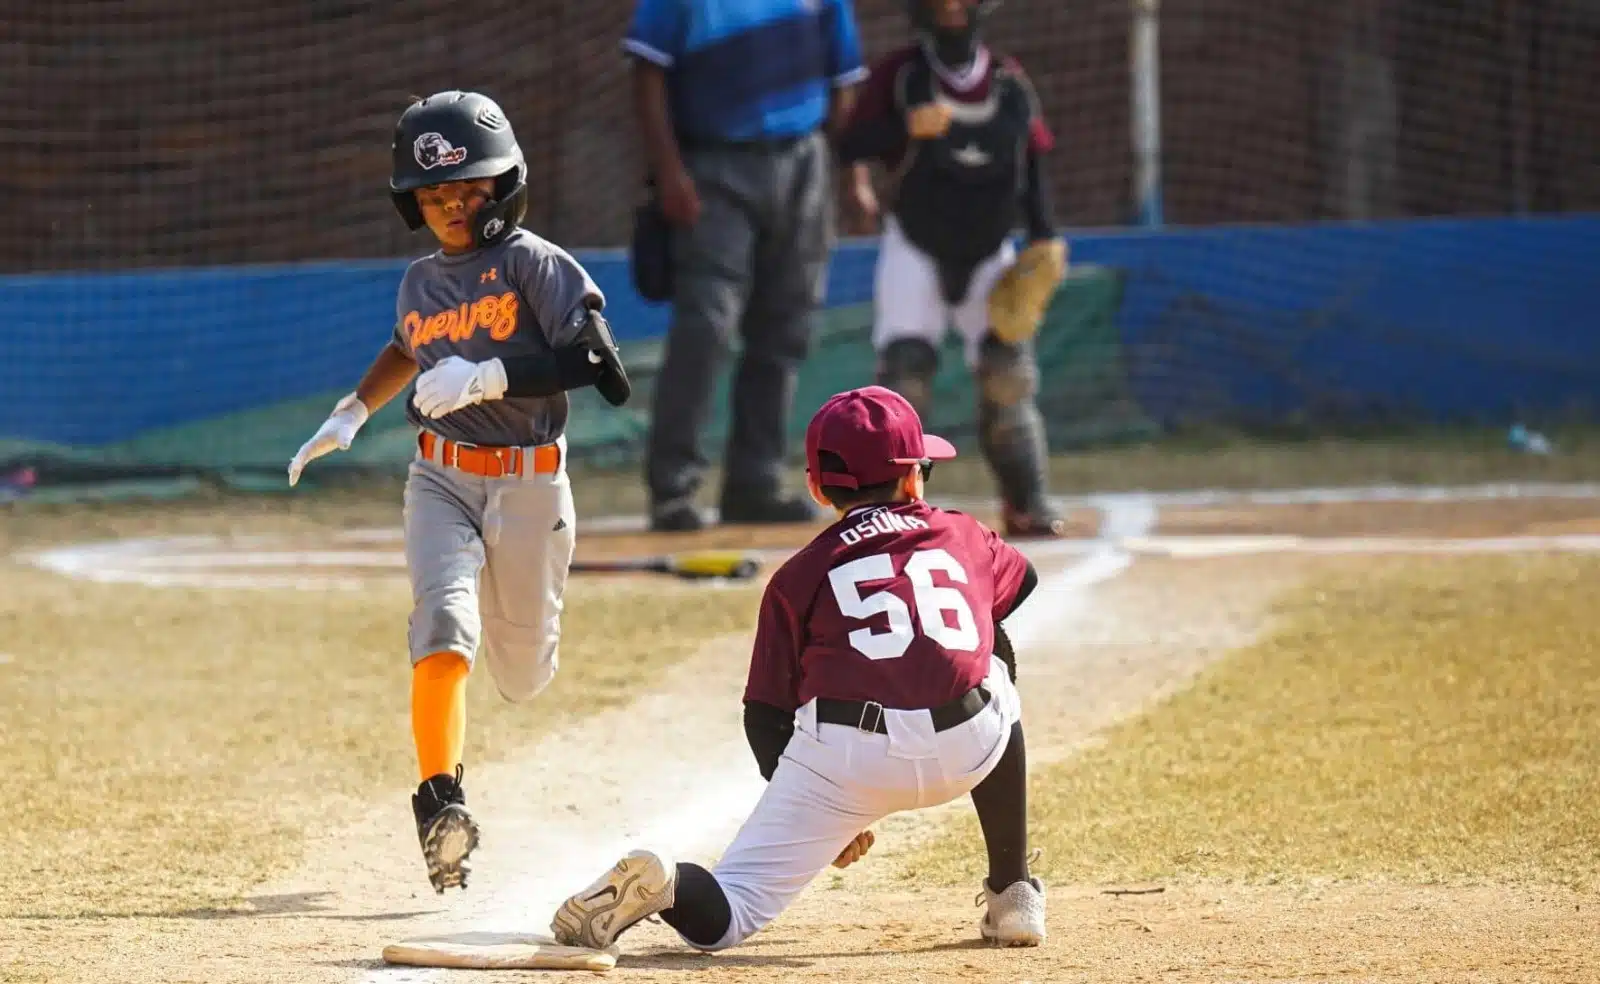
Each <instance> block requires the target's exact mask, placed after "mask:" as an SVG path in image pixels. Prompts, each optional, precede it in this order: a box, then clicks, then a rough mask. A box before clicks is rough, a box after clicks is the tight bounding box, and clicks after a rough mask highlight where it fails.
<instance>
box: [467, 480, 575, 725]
mask: <svg viewBox="0 0 1600 984" xmlns="http://www.w3.org/2000/svg"><path fill="white" fill-rule="evenodd" d="M577 525H578V518H577V515H576V513H575V512H574V510H573V503H572V484H571V482H570V481H569V479H568V477H567V473H566V471H565V470H562V471H561V472H559V473H557V474H554V475H532V476H529V477H527V478H523V479H515V478H513V479H502V480H499V481H496V482H494V483H492V485H491V488H490V491H489V501H488V506H487V508H486V509H485V510H484V517H483V538H484V542H485V544H486V549H487V554H488V563H487V564H486V566H485V568H484V572H483V584H482V591H483V595H482V612H483V654H484V660H485V662H486V663H487V664H488V666H489V674H490V676H492V677H493V678H494V685H495V687H496V688H497V689H498V690H499V691H500V695H501V696H502V697H504V698H505V699H506V700H509V701H513V702H520V701H525V700H531V699H532V698H533V697H534V696H536V695H537V694H538V693H539V692H540V691H541V690H543V689H544V688H545V687H546V686H548V685H549V683H550V681H551V680H552V679H553V678H554V677H555V675H556V668H557V666H558V665H559V661H560V652H559V647H560V642H561V613H562V611H563V610H564V608H565V603H564V601H563V597H564V595H565V594H566V589H567V574H568V570H569V568H570V567H571V565H572V554H573V549H574V547H575V544H576V539H575V537H576V533H577Z"/></svg>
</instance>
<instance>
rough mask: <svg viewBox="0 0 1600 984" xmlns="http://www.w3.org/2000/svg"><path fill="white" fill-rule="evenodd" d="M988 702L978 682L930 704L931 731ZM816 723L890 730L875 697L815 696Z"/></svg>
mask: <svg viewBox="0 0 1600 984" xmlns="http://www.w3.org/2000/svg"><path fill="white" fill-rule="evenodd" d="M988 706H989V691H988V689H987V688H985V687H983V686H977V687H973V688H972V689H971V690H969V691H967V692H966V693H964V694H962V695H961V696H960V697H957V698H956V699H955V700H953V701H951V702H950V703H948V704H943V705H941V706H939V707H932V708H929V709H928V714H929V715H930V716H931V717H932V718H933V730H934V731H949V730H950V729H951V728H954V727H955V726H956V725H959V724H966V723H967V722H968V721H971V720H972V719H973V718H975V717H977V716H978V712H979V711H982V710H983V709H984V708H985V707H988ZM817 723H819V724H845V725H849V726H850V727H852V728H858V729H860V730H862V731H868V732H871V733H873V734H878V735H886V734H888V733H889V726H888V725H887V724H885V723H884V721H883V705H882V704H880V703H878V702H877V701H875V700H834V699H833V698H832V697H818V698H817Z"/></svg>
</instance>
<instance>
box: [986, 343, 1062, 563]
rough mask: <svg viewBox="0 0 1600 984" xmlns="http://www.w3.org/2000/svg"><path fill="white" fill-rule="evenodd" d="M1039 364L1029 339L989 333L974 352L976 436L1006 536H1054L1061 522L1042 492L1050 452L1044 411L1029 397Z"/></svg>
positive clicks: (1036, 381)
mask: <svg viewBox="0 0 1600 984" xmlns="http://www.w3.org/2000/svg"><path fill="white" fill-rule="evenodd" d="M1038 386H1039V368H1038V366H1037V364H1035V362H1034V357H1033V346H1032V344H1031V343H1029V342H1022V343H1019V344H1016V345H1007V344H1005V343H1004V342H1002V341H1000V340H999V339H997V338H995V337H993V336H990V337H988V338H985V339H984V340H983V343H982V347H981V348H980V350H979V354H978V438H979V444H980V447H981V448H982V451H983V457H984V460H985V461H987V462H988V463H989V469H990V471H992V472H993V473H994V477H995V482H996V483H997V484H998V485H999V486H1000V498H1001V499H1002V501H1003V502H1004V505H1005V520H1006V522H1005V525H1006V532H1007V533H1008V534H1010V535H1044V536H1059V535H1060V534H1061V531H1062V528H1063V526H1064V524H1063V523H1062V522H1061V521H1060V520H1059V519H1058V518H1057V517H1056V516H1055V515H1054V514H1053V513H1052V512H1051V511H1050V507H1049V503H1048V502H1047V496H1046V492H1045V468H1046V466H1047V463H1048V462H1047V459H1048V455H1049V445H1048V443H1047V442H1046V435H1045V427H1044V415H1043V414H1041V413H1040V412H1039V406H1038V404H1037V403H1036V402H1035V401H1034V397H1035V395H1036V394H1037V392H1038Z"/></svg>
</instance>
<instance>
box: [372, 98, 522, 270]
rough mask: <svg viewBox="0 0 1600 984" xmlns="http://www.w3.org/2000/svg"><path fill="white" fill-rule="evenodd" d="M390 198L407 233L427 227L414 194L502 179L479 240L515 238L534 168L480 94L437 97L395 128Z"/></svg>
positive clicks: (479, 224) (478, 229) (477, 224)
mask: <svg viewBox="0 0 1600 984" xmlns="http://www.w3.org/2000/svg"><path fill="white" fill-rule="evenodd" d="M390 150H391V152H392V154H393V156H394V170H393V173H392V174H391V175H390V177H389V193H390V195H391V197H393V199H394V207H395V208H396V209H397V210H399V212H400V217H401V218H403V219H405V221H406V225H407V227H409V228H411V229H420V228H422V209H421V208H419V207H418V206H417V199H416V196H414V195H413V194H412V192H414V191H416V190H417V189H418V188H424V187H426V186H428V185H435V184H444V183H445V182H447V181H472V180H475V179H477V178H494V179H495V182H494V191H493V196H494V197H493V199H492V200H491V201H489V202H488V203H486V204H485V205H484V206H483V208H481V209H479V210H478V215H477V218H476V219H475V220H474V228H473V230H472V232H473V241H474V242H475V243H476V244H477V245H479V246H482V245H485V244H487V243H492V242H494V241H496V240H498V239H501V238H503V237H505V236H508V235H510V234H511V230H513V229H515V228H516V227H517V225H518V224H519V223H521V222H522V216H523V214H524V213H526V212H527V209H528V165H527V162H526V161H524V160H523V157H522V148H521V147H519V146H517V138H516V135H515V134H513V133H512V132H511V124H510V122H509V121H507V120H506V116H505V113H503V112H501V111H500V107H499V106H498V105H496V104H495V101H494V100H493V99H490V98H489V97H488V96H485V95H481V94H479V93H476V92H460V91H457V90H450V91H448V92H437V93H434V94H433V95H431V96H429V97H428V98H426V99H423V100H421V101H419V102H414V103H412V104H411V105H410V106H408V107H407V108H406V111H405V112H404V113H401V114H400V122H398V123H396V124H395V127H394V144H393V145H392V147H391V148H390Z"/></svg>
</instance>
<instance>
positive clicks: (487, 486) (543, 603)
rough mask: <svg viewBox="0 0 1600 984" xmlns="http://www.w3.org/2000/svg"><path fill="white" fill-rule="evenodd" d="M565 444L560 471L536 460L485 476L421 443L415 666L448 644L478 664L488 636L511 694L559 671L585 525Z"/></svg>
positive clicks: (411, 530)
mask: <svg viewBox="0 0 1600 984" xmlns="http://www.w3.org/2000/svg"><path fill="white" fill-rule="evenodd" d="M439 444H440V445H441V446H442V445H443V442H439ZM556 444H557V446H558V447H559V448H560V450H561V467H560V468H559V469H558V470H557V471H556V472H555V473H554V474H538V473H535V472H534V471H533V470H532V469H531V467H530V468H529V469H527V470H526V474H524V475H520V476H519V475H508V476H506V477H503V478H483V477H480V476H477V475H473V474H469V473H467V472H464V471H460V470H458V469H456V468H453V467H451V466H449V465H447V464H444V463H442V462H439V461H431V460H428V459H426V458H423V457H422V455H421V453H420V452H419V453H418V455H417V457H416V459H414V460H413V461H412V462H411V465H410V470H409V472H408V475H407V478H406V488H405V545H406V567H407V569H408V570H409V571H410V575H411V601H412V611H411V620H410V631H409V633H408V635H409V642H410V647H411V662H412V665H413V666H414V665H416V664H417V663H418V662H419V661H421V660H423V659H425V658H427V657H428V656H430V655H432V654H433V653H438V652H454V653H460V654H461V656H462V657H464V658H465V659H466V660H467V662H468V665H471V664H472V663H473V661H474V657H475V656H476V654H477V651H478V645H479V643H480V641H481V642H482V644H483V654H484V658H485V660H486V661H487V663H488V664H489V674H490V676H491V677H492V678H493V679H494V684H495V687H496V688H497V689H498V690H499V691H500V694H501V696H503V697H505V699H507V700H510V701H524V700H529V699H531V698H532V697H533V696H534V695H536V694H538V693H539V691H541V690H543V689H544V688H545V687H546V686H547V685H548V684H549V683H550V681H551V679H552V678H553V677H554V676H555V674H556V666H557V663H558V661H559V660H558V646H559V643H560V640H561V612H562V607H563V601H562V598H563V595H565V593H566V588H567V572H568V568H569V567H570V566H571V564H572V552H573V548H574V546H575V536H576V532H577V524H578V520H577V516H576V514H575V513H574V511H573V505H572V484H571V481H570V480H569V478H568V476H567V470H566V457H567V455H566V450H567V449H566V441H565V439H560V440H557V442H556ZM435 454H436V455H437V454H439V451H438V450H437V449H436V451H435ZM524 457H525V460H527V461H529V462H531V461H532V460H533V455H532V454H531V453H530V454H526V455H525V456H524Z"/></svg>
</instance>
